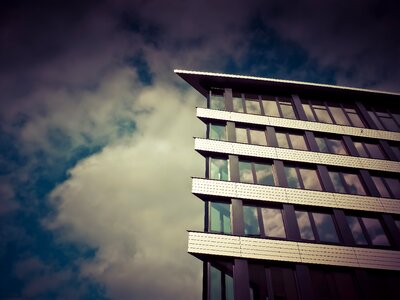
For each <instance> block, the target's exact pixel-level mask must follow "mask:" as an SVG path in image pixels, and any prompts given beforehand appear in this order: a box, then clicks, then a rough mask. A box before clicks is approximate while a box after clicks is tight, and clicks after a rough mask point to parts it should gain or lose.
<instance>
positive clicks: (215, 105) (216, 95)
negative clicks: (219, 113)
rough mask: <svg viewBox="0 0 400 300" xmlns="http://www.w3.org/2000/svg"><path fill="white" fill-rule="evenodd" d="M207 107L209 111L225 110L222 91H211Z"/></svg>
mask: <svg viewBox="0 0 400 300" xmlns="http://www.w3.org/2000/svg"><path fill="white" fill-rule="evenodd" d="M209 107H210V108H211V109H218V110H225V99H224V95H223V91H222V90H221V91H220V90H215V91H214V90H213V91H211V93H210V106H209Z"/></svg>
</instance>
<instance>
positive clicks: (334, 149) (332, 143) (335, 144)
mask: <svg viewBox="0 0 400 300" xmlns="http://www.w3.org/2000/svg"><path fill="white" fill-rule="evenodd" d="M326 142H327V144H328V147H329V149H330V152H331V153H333V154H347V151H346V148H345V147H344V145H343V142H342V140H340V139H334V138H328V139H326Z"/></svg>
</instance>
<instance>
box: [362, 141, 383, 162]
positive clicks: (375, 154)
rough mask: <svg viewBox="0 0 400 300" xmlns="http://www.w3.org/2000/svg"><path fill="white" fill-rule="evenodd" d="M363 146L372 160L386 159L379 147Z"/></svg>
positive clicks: (376, 145) (367, 144)
mask: <svg viewBox="0 0 400 300" xmlns="http://www.w3.org/2000/svg"><path fill="white" fill-rule="evenodd" d="M364 145H365V147H366V148H367V150H368V152H369V154H370V155H371V157H372V158H377V159H385V158H386V157H385V155H384V154H383V151H382V149H381V147H380V146H379V145H378V144H373V143H364Z"/></svg>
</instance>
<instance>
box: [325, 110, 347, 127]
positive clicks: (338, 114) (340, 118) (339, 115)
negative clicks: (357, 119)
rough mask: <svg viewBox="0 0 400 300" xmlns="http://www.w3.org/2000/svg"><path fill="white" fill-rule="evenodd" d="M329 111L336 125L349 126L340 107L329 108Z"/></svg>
mask: <svg viewBox="0 0 400 300" xmlns="http://www.w3.org/2000/svg"><path fill="white" fill-rule="evenodd" d="M329 110H330V111H331V113H332V116H333V119H334V120H335V122H336V124H339V125H350V123H349V121H348V120H347V118H346V115H345V114H344V111H343V109H342V108H341V107H337V106H329Z"/></svg>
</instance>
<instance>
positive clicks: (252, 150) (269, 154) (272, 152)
mask: <svg viewBox="0 0 400 300" xmlns="http://www.w3.org/2000/svg"><path fill="white" fill-rule="evenodd" d="M233 154H235V155H243V156H252V157H260V158H269V159H276V158H277V155H276V148H275V147H266V146H258V145H248V144H238V143H234V144H233Z"/></svg>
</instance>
